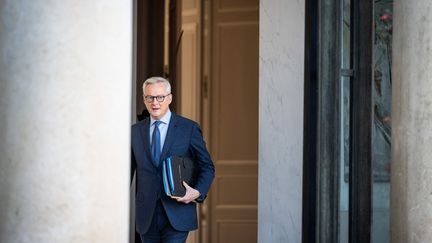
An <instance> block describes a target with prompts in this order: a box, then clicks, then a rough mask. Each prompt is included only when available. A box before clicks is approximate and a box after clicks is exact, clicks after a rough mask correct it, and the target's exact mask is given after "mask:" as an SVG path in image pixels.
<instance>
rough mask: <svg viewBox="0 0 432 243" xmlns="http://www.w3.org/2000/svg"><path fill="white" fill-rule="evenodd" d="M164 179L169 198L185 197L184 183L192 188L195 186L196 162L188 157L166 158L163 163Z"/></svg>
mask: <svg viewBox="0 0 432 243" xmlns="http://www.w3.org/2000/svg"><path fill="white" fill-rule="evenodd" d="M162 179H163V185H164V189H165V194H166V195H167V196H169V197H173V198H179V197H183V196H184V195H185V194H186V188H185V187H184V186H183V181H185V182H186V183H187V184H188V185H189V186H191V187H194V186H195V183H196V166H195V162H194V161H193V160H192V159H191V158H188V157H180V156H171V157H168V158H166V159H165V160H164V161H163V162H162Z"/></svg>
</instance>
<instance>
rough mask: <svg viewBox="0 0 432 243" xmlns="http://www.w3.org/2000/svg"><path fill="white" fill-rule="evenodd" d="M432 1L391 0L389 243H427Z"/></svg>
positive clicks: (431, 210)
mask: <svg viewBox="0 0 432 243" xmlns="http://www.w3.org/2000/svg"><path fill="white" fill-rule="evenodd" d="M431 12H432V1H430V0H417V1H409V0H395V1H394V21H393V26H394V35H393V66H392V69H393V101H392V113H393V119H392V123H393V124H392V125H393V131H392V167H391V174H392V176H391V216H390V220H391V242H392V243H399V242H400V243H413V242H432V153H431V148H432V129H431V127H432V14H431Z"/></svg>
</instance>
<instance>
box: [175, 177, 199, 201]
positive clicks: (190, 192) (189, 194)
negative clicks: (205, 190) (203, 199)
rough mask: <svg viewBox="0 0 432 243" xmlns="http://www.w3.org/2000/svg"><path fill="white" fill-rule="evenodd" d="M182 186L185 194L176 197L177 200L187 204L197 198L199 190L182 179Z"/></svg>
mask: <svg viewBox="0 0 432 243" xmlns="http://www.w3.org/2000/svg"><path fill="white" fill-rule="evenodd" d="M183 186H184V187H185V188H186V194H185V195H184V196H183V197H181V198H177V202H182V203H186V204H188V203H190V202H193V201H194V200H195V199H197V198H198V197H199V196H200V192H199V191H198V190H196V189H194V188H192V187H190V186H189V185H188V184H187V183H186V182H184V181H183Z"/></svg>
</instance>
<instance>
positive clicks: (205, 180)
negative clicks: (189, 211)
mask: <svg viewBox="0 0 432 243" xmlns="http://www.w3.org/2000/svg"><path fill="white" fill-rule="evenodd" d="M190 145H191V147H192V151H193V155H194V157H195V160H196V161H197V162H198V167H199V169H198V171H199V174H198V178H197V183H196V185H195V188H192V187H190V186H188V185H187V184H186V183H184V184H186V185H185V188H186V195H185V196H184V197H182V198H179V199H178V200H177V201H179V202H184V203H189V202H191V201H194V200H196V201H197V202H200V203H201V202H203V201H204V199H205V198H206V197H207V193H208V191H209V189H210V185H211V183H212V182H213V178H214V175H215V168H214V165H213V161H212V160H211V157H210V154H209V152H208V151H207V148H206V144H205V142H204V139H203V136H202V132H201V129H200V128H199V126H198V124H196V123H195V124H194V127H193V131H192V135H191V144H190Z"/></svg>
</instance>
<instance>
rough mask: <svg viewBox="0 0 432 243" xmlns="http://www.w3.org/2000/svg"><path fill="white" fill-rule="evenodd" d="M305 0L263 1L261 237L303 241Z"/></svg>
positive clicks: (261, 49) (264, 238)
mask: <svg viewBox="0 0 432 243" xmlns="http://www.w3.org/2000/svg"><path fill="white" fill-rule="evenodd" d="M304 28H305V3H304V1H296V0H262V1H260V67H259V71H260V74H259V79H260V80H259V83H260V84H259V90H260V94H259V109H260V110H259V182H258V183H259V189H258V190H259V198H258V222H259V225H258V241H259V242H262V243H265V242H288V243H298V242H301V221H302V218H301V217H302V214H301V212H302V174H303V172H302V168H303V157H302V154H303V93H304V92H303V90H304V87H303V84H304V32H305V30H304Z"/></svg>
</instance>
